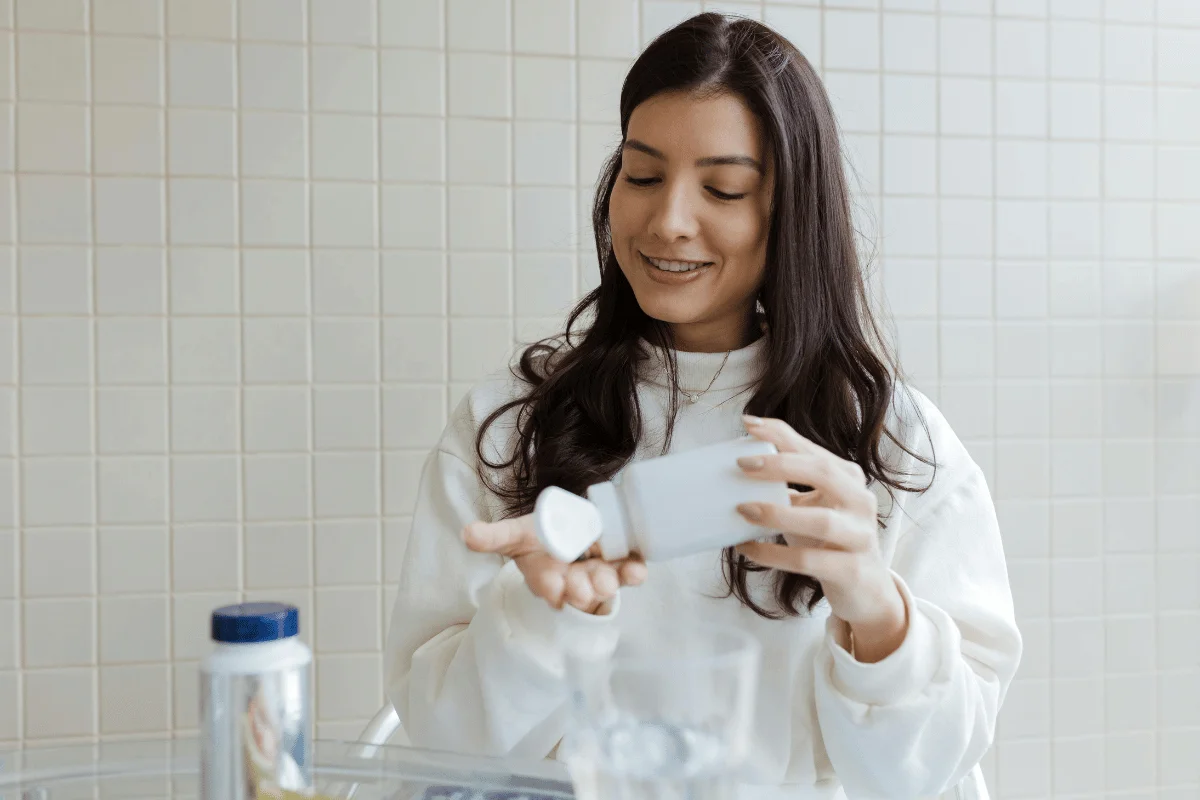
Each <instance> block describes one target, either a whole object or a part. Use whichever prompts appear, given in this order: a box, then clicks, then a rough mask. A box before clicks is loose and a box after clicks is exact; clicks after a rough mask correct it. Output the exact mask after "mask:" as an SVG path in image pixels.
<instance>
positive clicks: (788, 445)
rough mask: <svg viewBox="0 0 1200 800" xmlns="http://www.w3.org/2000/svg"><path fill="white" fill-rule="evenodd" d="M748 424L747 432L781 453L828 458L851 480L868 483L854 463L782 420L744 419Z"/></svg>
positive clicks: (860, 469)
mask: <svg viewBox="0 0 1200 800" xmlns="http://www.w3.org/2000/svg"><path fill="white" fill-rule="evenodd" d="M743 419H745V420H747V422H746V432H747V433H749V434H750V435H751V436H753V437H754V438H756V439H761V440H763V441H764V442H770V443H771V444H773V445H775V447H776V449H778V450H779V452H781V453H807V454H810V455H815V456H821V457H827V458H829V459H831V460H832V466H834V467H836V468H837V469H840V470H842V471H843V472H845V473H847V474H848V475H849V476H850V477H851V478H853V479H855V480H856V481H860V482H862V483H866V478H865V476H864V475H863V472H862V468H861V467H859V466H858V464H856V463H854V462H853V461H847V460H846V459H844V458H841V457H840V456H837V455H834V454H833V453H831V452H829V450H827V449H826V448H824V447H822V446H821V445H819V444H817V443H816V442H814V441H813V440H811V439H809V438H807V437H805V436H803V435H801V434H800V433H798V432H797V431H796V429H795V428H793V427H792V426H791V425H788V424H787V423H786V422H784V421H783V420H781V419H764V420H762V421H761V422H758V423H754V422H750V421H749V420H751V419H756V418H753V417H744V418H743Z"/></svg>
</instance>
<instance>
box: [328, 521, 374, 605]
mask: <svg viewBox="0 0 1200 800" xmlns="http://www.w3.org/2000/svg"><path fill="white" fill-rule="evenodd" d="M381 541H382V540H381V537H380V531H379V523H378V522H376V521H374V520H347V521H344V522H320V523H317V526H316V541H315V544H314V546H315V548H316V549H315V552H316V565H317V574H316V578H317V583H318V585H320V586H322V587H327V586H337V585H346V586H357V585H360V584H371V583H377V582H378V581H379V578H380V569H379V558H380V551H381ZM320 606H321V601H320V595H318V599H317V613H318V614H320Z"/></svg>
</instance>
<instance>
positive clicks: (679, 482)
mask: <svg viewBox="0 0 1200 800" xmlns="http://www.w3.org/2000/svg"><path fill="white" fill-rule="evenodd" d="M775 452H776V449H775V445H773V444H771V443H770V442H764V441H760V440H758V439H755V438H753V437H750V436H744V437H741V438H739V439H734V440H732V441H729V442H721V443H719V444H712V445H707V446H705V447H699V448H696V449H694V450H688V451H685V452H682V453H673V454H671V455H666V456H659V457H657V458H651V459H647V460H645V461H639V462H635V463H633V464H630V465H629V466H628V467H626V468H625V470H624V471H623V473H622V474H621V475H620V477H619V480H616V481H605V482H603V483H597V484H593V485H592V486H590V487H588V490H587V498H586V499H585V498H582V497H579V496H578V495H574V494H572V493H570V492H568V491H566V490H564V489H560V488H558V487H556V486H551V487H549V488H547V489H545V490H543V491H542V492H541V493H540V494H539V495H538V499H537V503H536V505H535V508H534V526H535V529H536V531H537V536H538V540H539V541H540V542H541V543H542V546H543V547H545V548H546V551H547V552H548V553H550V555H552V556H554V557H555V558H557V559H558V560H560V561H566V562H570V561H574V560H576V559H577V558H579V556H581V555H583V554H584V553H586V552H587V550H588V548H590V547H591V546H592V545H593V544H595V543H596V542H599V543H600V554H601V556H602V557H603V558H605V559H607V560H610V561H611V560H614V559H619V558H624V557H626V556H628V555H629V554H630V553H639V554H641V556H642V557H643V558H645V559H646V560H647V561H665V560H667V559H671V558H678V557H680V556H686V555H691V554H693V553H700V552H704V551H706V550H719V549H722V548H725V547H730V546H732V545H737V544H742V543H743V542H748V541H751V540H753V539H759V538H762V537H763V536H767V535H769V533H770V531H769V530H767V529H766V528H763V527H761V526H759V525H755V524H753V523H751V522H749V521H748V520H747V519H746V518H745V517H743V516H742V515H741V514H739V513H738V511H737V506H738V505H739V504H741V503H773V504H777V505H788V504H789V502H790V498H789V496H788V487H787V484H786V483H785V482H782V481H779V482H776V481H764V480H761V479H757V478H751V477H749V476H747V475H746V474H745V473H743V471H742V469H741V467H739V466H738V464H737V460H738V459H739V458H742V457H744V456H762V455H768V454H771V453H775Z"/></svg>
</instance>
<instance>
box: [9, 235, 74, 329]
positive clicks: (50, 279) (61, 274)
mask: <svg viewBox="0 0 1200 800" xmlns="http://www.w3.org/2000/svg"><path fill="white" fill-rule="evenodd" d="M19 255H20V269H19V271H18V274H19V275H20V279H21V281H20V282H21V291H20V297H19V301H20V308H21V313H22V314H87V313H89V312H90V311H91V309H92V291H91V289H92V277H91V270H90V269H89V264H88V251H87V250H85V249H84V248H82V247H28V246H27V247H23V248H21V251H20V254H19Z"/></svg>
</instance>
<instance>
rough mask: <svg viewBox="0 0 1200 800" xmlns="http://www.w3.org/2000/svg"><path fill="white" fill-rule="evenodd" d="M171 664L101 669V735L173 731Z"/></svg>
mask: <svg viewBox="0 0 1200 800" xmlns="http://www.w3.org/2000/svg"><path fill="white" fill-rule="evenodd" d="M170 671H171V668H170V666H169V665H168V664H141V665H124V666H114V667H102V668H101V669H100V682H99V685H100V717H99V718H100V732H101V733H102V734H108V733H112V734H126V733H143V734H144V733H151V732H165V731H167V730H169V729H170V722H169V720H170V712H169V709H170V702H171V701H170V690H169V686H170Z"/></svg>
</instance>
